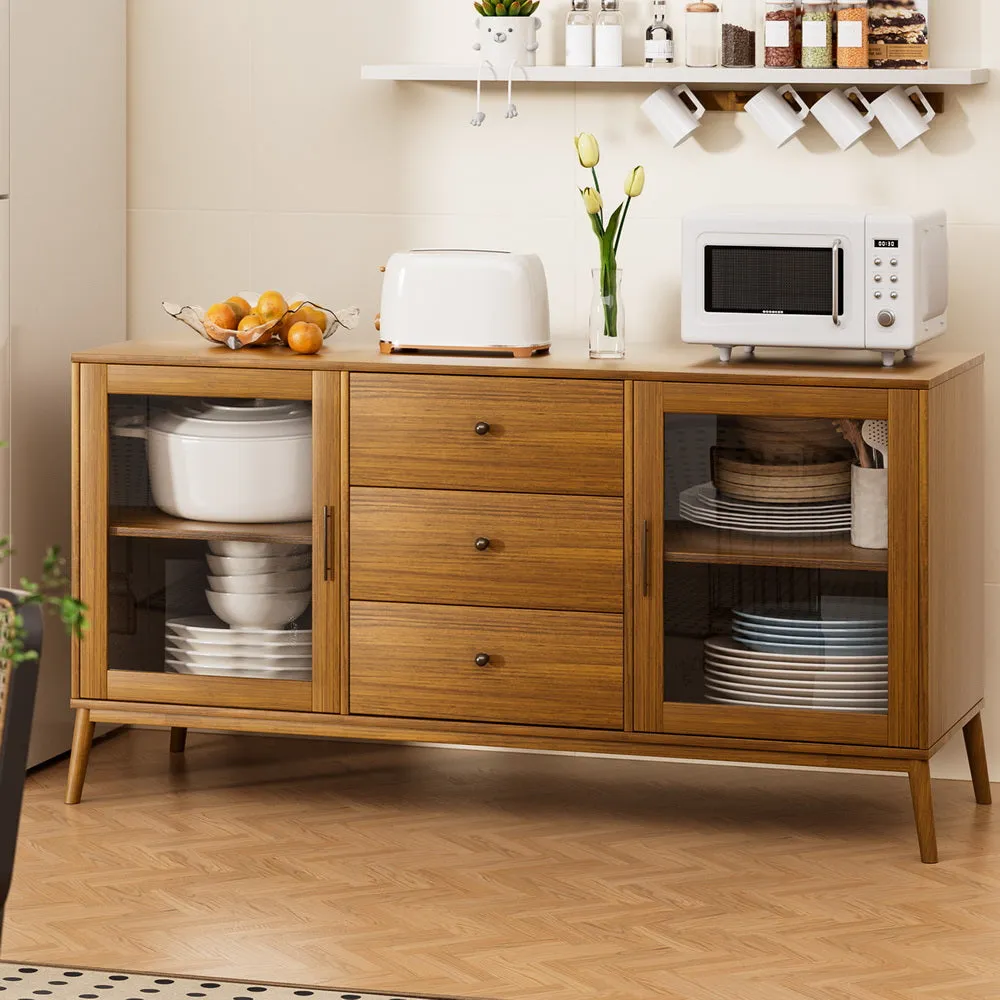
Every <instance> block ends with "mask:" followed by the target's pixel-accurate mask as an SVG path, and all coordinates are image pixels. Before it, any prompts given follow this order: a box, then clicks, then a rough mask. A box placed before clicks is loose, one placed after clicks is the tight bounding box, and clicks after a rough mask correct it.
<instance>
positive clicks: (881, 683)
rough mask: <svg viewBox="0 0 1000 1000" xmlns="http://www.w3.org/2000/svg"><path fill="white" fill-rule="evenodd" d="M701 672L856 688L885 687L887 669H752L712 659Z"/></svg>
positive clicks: (764, 681)
mask: <svg viewBox="0 0 1000 1000" xmlns="http://www.w3.org/2000/svg"><path fill="white" fill-rule="evenodd" d="M705 673H706V674H709V673H711V674H713V675H716V676H718V677H721V678H724V677H728V678H729V679H730V680H732V681H739V682H740V683H745V682H748V683H757V682H758V681H759V682H760V683H761V684H775V685H785V684H790V685H792V686H801V685H809V686H811V687H829V688H831V689H832V688H840V687H857V688H865V689H871V688H882V689H884V688H886V687H887V686H888V684H889V674H888V673H887V672H884V671H883V672H881V673H875V672H874V671H872V672H865V671H863V670H862V671H859V672H857V673H845V672H844V671H842V670H836V671H834V670H831V671H826V670H753V669H751V668H750V667H740V666H734V665H733V664H731V663H718V662H716V661H712V660H706V661H705Z"/></svg>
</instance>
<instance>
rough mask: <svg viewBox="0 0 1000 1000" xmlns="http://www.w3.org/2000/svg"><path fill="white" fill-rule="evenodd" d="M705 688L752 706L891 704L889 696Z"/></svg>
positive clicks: (711, 683) (718, 685) (726, 686)
mask: <svg viewBox="0 0 1000 1000" xmlns="http://www.w3.org/2000/svg"><path fill="white" fill-rule="evenodd" d="M705 686H706V688H707V689H708V690H710V691H712V693H714V694H721V695H724V696H725V697H726V698H738V699H741V700H745V701H747V702H749V703H750V704H753V703H755V702H759V701H776V702H779V703H782V704H786V705H819V704H822V705H837V706H841V705H848V706H851V707H855V708H885V707H887V706H888V704H889V696H888V695H886V696H885V697H884V698H834V697H831V696H830V695H815V696H814V695H809V694H806V695H794V694H779V693H778V692H771V691H740V690H739V689H735V688H733V687H732V686H731V685H729V684H722V683H720V682H718V681H712V680H706V681H705Z"/></svg>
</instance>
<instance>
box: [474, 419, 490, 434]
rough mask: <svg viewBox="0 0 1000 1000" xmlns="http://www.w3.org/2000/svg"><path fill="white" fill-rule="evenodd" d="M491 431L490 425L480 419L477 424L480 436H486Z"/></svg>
mask: <svg viewBox="0 0 1000 1000" xmlns="http://www.w3.org/2000/svg"><path fill="white" fill-rule="evenodd" d="M489 432H490V425H489V424H488V423H486V421H485V420H480V421H479V423H478V424H476V433H477V434H478V435H479V436H480V437H486V435H487V434H489Z"/></svg>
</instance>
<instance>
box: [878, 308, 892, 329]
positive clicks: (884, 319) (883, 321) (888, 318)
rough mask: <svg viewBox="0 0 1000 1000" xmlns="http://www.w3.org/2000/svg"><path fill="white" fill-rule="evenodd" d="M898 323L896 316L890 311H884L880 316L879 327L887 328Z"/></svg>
mask: <svg viewBox="0 0 1000 1000" xmlns="http://www.w3.org/2000/svg"><path fill="white" fill-rule="evenodd" d="M895 322H896V314H895V313H894V312H892V311H891V310H890V309H883V310H882V311H881V312H880V313H879V314H878V325H879V326H884V327H886V328H888V327H890V326H892V325H893V324H894V323H895Z"/></svg>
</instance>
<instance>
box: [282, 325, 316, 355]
mask: <svg viewBox="0 0 1000 1000" xmlns="http://www.w3.org/2000/svg"><path fill="white" fill-rule="evenodd" d="M288 346H289V347H290V348H291V349H292V350H293V351H295V353H296V354H315V353H316V352H317V351H318V350H319V349H320V348H321V347H322V346H323V331H322V330H321V329H320V328H319V327H318V326H317V325H316V324H315V323H296V324H295V325H294V326H293V327H292V328H291V330H289V331H288Z"/></svg>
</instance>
